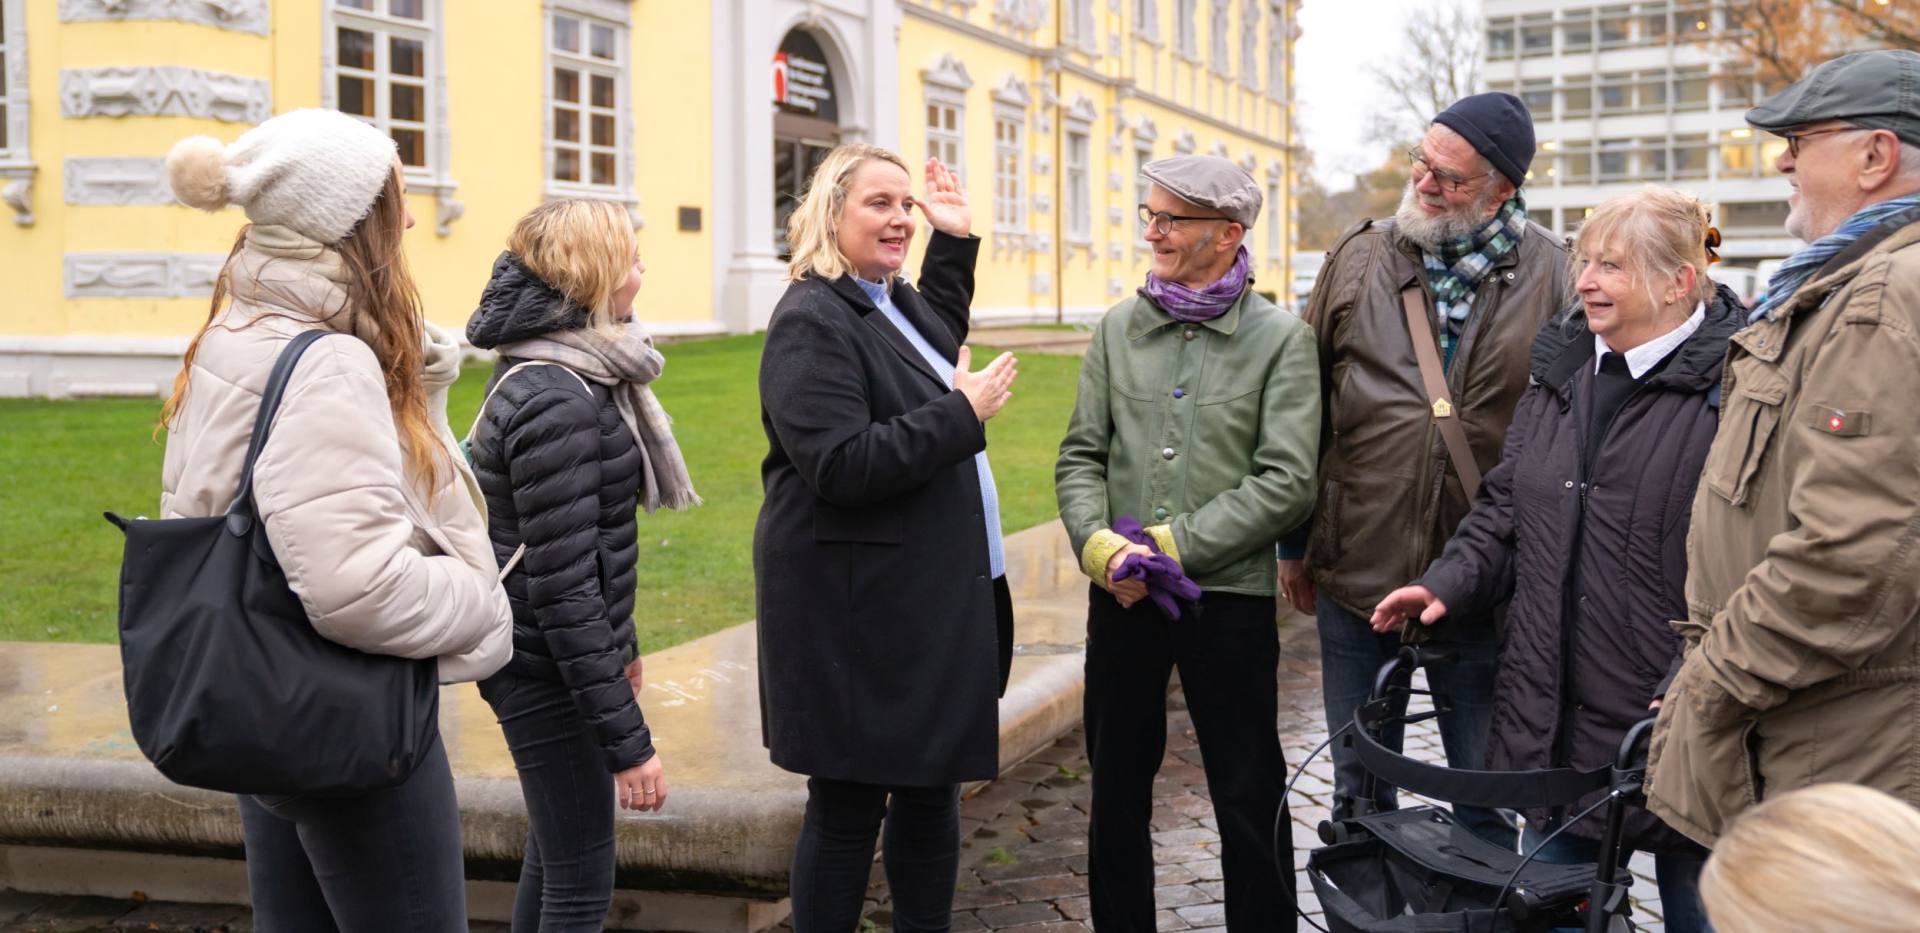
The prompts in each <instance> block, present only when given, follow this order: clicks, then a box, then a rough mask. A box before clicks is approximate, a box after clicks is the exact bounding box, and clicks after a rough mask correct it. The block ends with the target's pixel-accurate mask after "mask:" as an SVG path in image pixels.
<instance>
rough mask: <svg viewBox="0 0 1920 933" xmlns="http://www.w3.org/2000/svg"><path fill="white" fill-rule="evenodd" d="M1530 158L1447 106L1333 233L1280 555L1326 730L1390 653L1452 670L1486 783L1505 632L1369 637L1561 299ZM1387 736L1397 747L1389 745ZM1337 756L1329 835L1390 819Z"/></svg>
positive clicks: (1499, 124) (1522, 141)
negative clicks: (1431, 654) (1434, 651)
mask: <svg viewBox="0 0 1920 933" xmlns="http://www.w3.org/2000/svg"><path fill="white" fill-rule="evenodd" d="M1533 154H1534V139H1533V121H1532V119H1531V118H1530V117H1529V116H1528V114H1527V109H1526V106H1525V105H1524V104H1522V103H1521V102H1520V100H1519V98H1517V97H1514V96H1513V95H1511V94H1497V93H1496V94H1476V95H1474V96H1472V97H1467V98H1464V99H1462V100H1460V101H1459V102H1457V103H1455V104H1454V105H1453V106H1451V107H1449V108H1447V110H1446V112H1444V113H1442V114H1440V115H1439V116H1437V117H1435V118H1434V121H1433V123H1432V125H1431V126H1429V127H1428V129H1427V134H1426V137H1425V138H1424V139H1422V140H1421V141H1420V143H1419V145H1417V146H1415V147H1414V148H1413V149H1412V150H1411V151H1410V152H1409V153H1408V159H1409V160H1410V162H1411V164H1412V177H1411V178H1410V179H1409V181H1408V183H1407V192H1406V196H1405V197H1404V198H1402V199H1401V202H1400V210H1399V212H1398V213H1397V214H1396V215H1395V216H1394V217H1393V219H1392V220H1381V221H1371V220H1363V221H1361V222H1360V223H1359V224H1356V225H1355V226H1354V227H1353V228H1352V229H1350V230H1348V231H1347V232H1346V233H1345V234H1344V235H1342V236H1341V238H1340V239H1339V241H1338V242H1336V243H1335V244H1334V246H1333V249H1332V250H1330V251H1328V253H1327V259H1326V264H1325V265H1324V266H1323V267H1322V269H1321V272H1320V277H1319V280H1318V281H1317V282H1316V283H1315V284H1314V288H1313V295H1312V297H1310V298H1309V299H1308V300H1307V310H1306V315H1305V317H1306V320H1307V323H1309V324H1310V325H1312V327H1313V332H1314V335H1315V336H1316V338H1317V340H1318V341H1319V348H1320V375H1321V390H1320V391H1321V399H1322V418H1323V420H1322V433H1321V441H1320V474H1319V476H1320V484H1321V485H1320V496H1319V499H1318V503H1317V505H1316V507H1315V512H1314V517H1313V519H1312V520H1311V521H1310V522H1309V523H1308V524H1307V525H1306V526H1304V527H1302V528H1300V529H1298V530H1296V531H1295V532H1294V533H1293V534H1292V535H1290V536H1289V537H1288V539H1287V541H1286V542H1285V543H1283V544H1282V546H1281V552H1280V558H1281V559H1280V566H1279V578H1280V579H1279V583H1280V589H1281V592H1282V593H1283V594H1284V595H1285V596H1286V598H1287V601H1288V602H1290V603H1292V604H1293V606H1294V607H1295V608H1297V609H1299V610H1300V611H1301V612H1305V613H1312V614H1313V615H1314V616H1315V618H1316V621H1317V622H1318V627H1319V632H1320V658H1321V671H1322V674H1321V677H1322V681H1321V682H1322V690H1323V693H1324V698H1325V700H1326V708H1327V720H1328V729H1329V732H1332V731H1334V730H1337V729H1339V728H1340V727H1342V726H1345V725H1347V724H1348V723H1350V722H1352V720H1353V713H1354V710H1355V709H1356V708H1357V707H1358V706H1359V705H1360V704H1361V703H1362V702H1363V701H1364V700H1365V699H1366V697H1367V693H1368V690H1369V689H1370V688H1371V687H1372V684H1373V678H1374V675H1375V674H1376V673H1377V672H1378V670H1379V669H1380V666H1381V665H1382V664H1384V663H1385V662H1386V661H1387V660H1388V659H1389V658H1391V657H1393V655H1394V653H1395V652H1396V651H1397V650H1398V648H1399V645H1400V642H1401V638H1402V637H1406V638H1409V639H1421V640H1425V641H1431V642H1433V643H1434V647H1435V648H1438V649H1440V650H1443V651H1444V652H1446V653H1447V654H1449V655H1451V660H1449V661H1446V662H1443V663H1438V664H1433V665H1430V666H1429V667H1428V668H1427V682H1428V685H1429V686H1430V687H1431V688H1432V690H1433V693H1434V697H1433V699H1434V705H1435V706H1436V707H1438V708H1440V709H1442V710H1443V712H1442V713H1441V715H1440V717H1439V718H1440V735H1441V739H1442V742H1443V744H1444V745H1445V746H1446V752H1447V762H1448V764H1449V765H1450V766H1452V767H1456V768H1478V767H1480V759H1481V754H1482V751H1483V749H1484V748H1485V746H1486V738H1487V730H1488V720H1489V717H1490V716H1491V713H1492V695H1493V678H1494V668H1495V655H1496V650H1497V647H1498V639H1499V635H1498V624H1499V619H1498V618H1454V619H1446V620H1443V621H1442V622H1440V623H1438V624H1436V625H1433V626H1430V627H1429V626H1408V627H1407V628H1406V630H1405V631H1406V634H1405V635H1404V636H1402V635H1397V634H1388V635H1377V634H1375V633H1374V632H1373V630H1372V629H1371V628H1370V627H1369V626H1368V624H1367V619H1368V616H1369V615H1370V614H1371V613H1372V610H1373V607H1374V606H1375V605H1377V604H1378V603H1379V602H1380V600H1381V599H1382V598H1383V597H1385V596H1386V595H1387V593H1389V592H1391V591H1392V590H1393V589H1394V588H1395V587H1398V586H1401V585H1403V584H1405V583H1406V581H1408V580H1413V579H1417V578H1418V577H1419V576H1420V575H1421V573H1422V572H1424V571H1425V570H1426V569H1427V564H1428V563H1429V562H1430V561H1431V560H1432V559H1433V558H1435V557H1437V556H1439V554H1440V551H1441V549H1442V547H1443V546H1444V545H1445V544H1446V541H1447V539H1448V537H1450V536H1451V535H1452V534H1453V530H1454V527H1455V526H1456V525H1458V524H1459V523H1460V520H1461V519H1462V518H1464V517H1465V516H1466V514H1467V512H1468V511H1469V509H1470V506H1471V504H1472V500H1473V495H1474V490H1475V488H1476V487H1477V486H1478V485H1479V480H1480V475H1481V474H1482V473H1483V472H1484V471H1486V470H1489V469H1492V468H1493V466H1494V464H1496V463H1498V462H1499V460H1500V448H1501V443H1502V441H1503V440H1504V438H1505V436H1506V431H1507V422H1508V421H1509V420H1510V419H1511V418H1512V417H1513V408H1514V405H1515V404H1516V403H1517V402H1518V401H1519V399H1520V395H1521V393H1522V392H1523V391H1524V390H1525V389H1526V387H1527V365H1528V354H1529V350H1530V349H1531V347H1532V345H1533V339H1534V336H1535V335H1536V334H1537V333H1538V332H1539V331H1540V327H1541V325H1542V324H1543V323H1544V322H1545V321H1546V320H1547V319H1548V318H1549V317H1551V316H1552V315H1553V314H1554V313H1555V312H1557V311H1559V310H1560V309H1562V308H1564V307H1566V306H1567V304H1568V303H1569V302H1570V301H1571V300H1572V292H1571V290H1570V289H1569V287H1568V282H1567V276H1566V267H1567V262H1566V250H1565V247H1564V246H1563V245H1562V243H1561V242H1560V241H1559V240H1558V239H1557V238H1555V237H1554V236H1553V235H1552V234H1550V233H1548V232H1547V231H1546V230H1545V229H1543V228H1542V227H1540V226H1539V225H1538V224H1535V223H1533V222H1531V221H1529V220H1528V219H1527V210H1526V204H1525V202H1524V200H1523V199H1522V198H1521V193H1520V187H1521V186H1522V185H1523V184H1525V183H1526V180H1527V177H1528V176H1527V166H1528V165H1529V164H1530V163H1531V162H1532V161H1533ZM1449 422H1451V423H1449ZM1399 703H1400V705H1401V706H1402V707H1404V706H1405V703H1406V701H1405V698H1404V697H1402V698H1401V699H1400V701H1399ZM1385 738H1386V740H1387V744H1388V745H1389V746H1390V747H1392V748H1395V749H1398V748H1399V747H1400V741H1401V736H1400V734H1399V730H1398V729H1395V730H1392V731H1391V732H1390V734H1388V735H1387V736H1386V737H1385ZM1333 750H1334V751H1333V760H1334V771H1335V779H1334V818H1335V819H1343V818H1345V817H1348V816H1352V815H1357V814H1361V813H1368V812H1376V811H1379V810H1388V809H1392V808H1393V807H1394V806H1395V801H1394V794H1393V790H1392V788H1389V787H1381V788H1379V789H1378V790H1377V791H1376V793H1375V794H1374V796H1373V799H1371V800H1359V799H1357V798H1358V796H1359V791H1360V782H1361V777H1362V774H1363V772H1362V769H1361V766H1360V763H1359V761H1358V759H1357V757H1356V755H1355V753H1354V751H1353V749H1352V748H1350V747H1348V746H1347V745H1346V743H1344V742H1339V741H1336V742H1334V743H1333ZM1456 816H1457V817H1458V818H1459V820H1460V822H1462V823H1464V824H1466V825H1467V826H1469V827H1471V828H1472V829H1473V830H1474V831H1475V832H1476V833H1478V834H1480V835H1481V836H1482V837H1484V838H1486V839H1487V840H1488V841H1490V842H1494V843H1496V844H1499V845H1502V846H1505V847H1507V848H1509V849H1511V848H1513V844H1514V835H1515V834H1514V828H1513V824H1512V821H1511V820H1510V819H1509V818H1508V817H1507V816H1506V814H1504V813H1502V812H1500V811H1497V810H1489V809H1483V808H1478V807H1466V806H1462V807H1458V808H1456Z"/></svg>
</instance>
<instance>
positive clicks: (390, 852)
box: [240, 742, 467, 933]
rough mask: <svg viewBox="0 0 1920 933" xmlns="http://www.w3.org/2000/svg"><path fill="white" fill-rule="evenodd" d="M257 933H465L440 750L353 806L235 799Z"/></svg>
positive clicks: (460, 864)
mask: <svg viewBox="0 0 1920 933" xmlns="http://www.w3.org/2000/svg"><path fill="white" fill-rule="evenodd" d="M240 823H241V826H242V831H243V833H244V836H245V839H246V846H247V887H248V889H249V891H250V893H251V896H252V898H253V926H254V929H256V930H260V931H261V933H390V931H406V933H466V930H467V887H466V865H465V862H464V860H463V859H464V854H465V853H464V852H463V851H462V850H461V847H460V812H459V809H458V807H457V806H456V804H455V802H454V798H453V770H452V769H451V768H449V767H448V765H447V752H446V749H445V748H444V747H442V746H441V745H440V743H438V742H436V743H434V746H433V751H432V752H430V753H429V754H428V755H427V757H426V759H425V760H423V761H422V762H421V763H420V767H419V768H417V769H415V770H414V772H413V775H412V776H411V777H409V778H407V780H406V781H405V782H403V783H401V784H400V785H399V786H397V787H390V788H387V789H386V790H381V791H375V792H373V793H370V794H363V795H360V796H358V797H267V796H258V797H249V796H244V795H243V796H241V797H240Z"/></svg>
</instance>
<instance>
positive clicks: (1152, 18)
mask: <svg viewBox="0 0 1920 933" xmlns="http://www.w3.org/2000/svg"><path fill="white" fill-rule="evenodd" d="M1133 34H1134V35H1136V36H1139V37H1141V38H1143V39H1146V40H1147V41H1149V42H1158V41H1160V3H1159V0H1133Z"/></svg>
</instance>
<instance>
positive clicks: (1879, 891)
mask: <svg viewBox="0 0 1920 933" xmlns="http://www.w3.org/2000/svg"><path fill="white" fill-rule="evenodd" d="M1917 864H1920V811H1915V810H1914V809H1913V808H1912V807H1910V806H1907V805H1906V804H1905V803H1902V802H1901V801H1900V800H1898V799H1895V798H1894V797H1891V796H1888V795H1887V794H1884V793H1881V792H1880V791H1877V790H1874V789H1872V788H1869V787H1862V786H1859V785H1857V784H1815V785H1813V786H1812V787H1806V788H1802V789H1800V790H1796V791H1790V792H1788V793H1785V794H1782V795H1780V796H1779V797H1776V798H1774V799H1772V800H1768V801H1767V802H1765V803H1762V804H1760V805H1759V806H1757V807H1755V808H1753V809H1752V810H1749V811H1747V812H1746V813H1745V814H1743V815H1741V816H1740V817H1739V818H1738V819H1735V820H1734V821H1733V826H1732V827H1731V828H1729V829H1728V830H1727V832H1726V834H1725V835H1723V836H1721V837H1720V841H1719V843H1718V844H1717V845H1715V846H1714V848H1713V857H1712V858H1709V859H1707V865H1706V868H1704V869H1702V870H1701V872H1700V899H1701V901H1703V902H1704V903H1705V905H1706V908H1707V915H1708V917H1709V918H1710V919H1711V920H1712V922H1713V925H1714V927H1715V928H1717V929H1721V930H1727V931H1730V933H1798V931H1801V930H1821V931H1825V933H1904V931H1907V930H1912V929H1913V928H1914V924H1915V922H1916V921H1915V918H1920V875H1916V874H1915V872H1914V866H1915V865H1917Z"/></svg>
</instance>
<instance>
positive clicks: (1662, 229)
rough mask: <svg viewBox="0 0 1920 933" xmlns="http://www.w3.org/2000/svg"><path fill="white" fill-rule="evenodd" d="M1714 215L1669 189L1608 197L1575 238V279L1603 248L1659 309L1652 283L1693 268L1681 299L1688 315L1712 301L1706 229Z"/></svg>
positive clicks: (1650, 188)
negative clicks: (1688, 287) (1616, 258)
mask: <svg viewBox="0 0 1920 933" xmlns="http://www.w3.org/2000/svg"><path fill="white" fill-rule="evenodd" d="M1712 226H1713V212H1712V211H1710V210H1708V209H1707V206H1706V205H1705V204H1703V203H1701V202H1700V199H1698V198H1696V197H1694V196H1693V195H1690V194H1686V193H1684V192H1680V191H1675V190H1673V189H1672V188H1660V187H1656V186H1653V185H1648V186H1647V187H1645V188H1641V189H1640V190H1638V191H1629V192H1627V193H1626V194H1622V195H1619V196H1616V197H1613V198H1609V199H1607V200H1606V201H1605V202H1603V203H1602V204H1601V205H1600V206H1599V207H1596V208H1594V209H1593V213H1592V214H1591V215H1590V216H1588V217H1587V220H1586V222H1585V223H1583V224H1581V225H1580V231H1579V232H1578V233H1575V234H1574V238H1573V253H1572V255H1571V260H1572V262H1573V263H1574V269H1573V275H1574V277H1575V278H1576V279H1577V278H1578V277H1579V275H1580V266H1581V265H1583V264H1584V263H1585V260H1586V259H1587V258H1589V257H1590V256H1592V255H1593V254H1595V253H1598V252H1600V251H1602V250H1608V249H1610V250H1613V251H1614V252H1616V253H1618V254H1620V255H1623V256H1624V257H1625V258H1626V263H1625V265H1626V267H1627V271H1628V272H1629V273H1631V274H1632V275H1633V278H1634V281H1636V282H1638V283H1640V286H1641V287H1642V288H1644V289H1646V292H1647V299H1648V300H1649V301H1651V302H1652V303H1653V306H1654V307H1655V308H1658V307H1660V296H1658V295H1656V294H1654V282H1655V280H1658V279H1666V278H1672V277H1674V276H1677V275H1679V274H1680V268H1681V267H1682V266H1692V267H1693V274H1694V278H1693V290H1692V291H1691V292H1689V293H1688V294H1686V295H1682V296H1681V298H1682V299H1683V300H1684V302H1685V304H1686V306H1687V309H1688V311H1689V312H1691V311H1692V309H1693V306H1694V305H1695V304H1697V303H1699V302H1702V301H1705V300H1707V299H1708V298H1711V297H1713V279H1711V278H1709V277H1708V276H1707V258H1708V257H1707V230H1708V229H1709V228H1710V227H1712Z"/></svg>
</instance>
